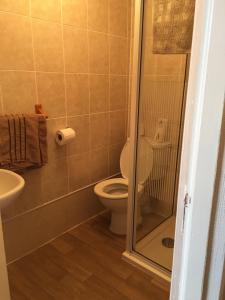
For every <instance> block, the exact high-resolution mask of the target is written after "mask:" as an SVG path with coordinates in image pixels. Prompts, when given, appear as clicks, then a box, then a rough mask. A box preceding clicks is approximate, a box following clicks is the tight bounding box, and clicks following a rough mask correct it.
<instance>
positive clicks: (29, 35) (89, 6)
mask: <svg viewBox="0 0 225 300" xmlns="http://www.w3.org/2000/svg"><path fill="white" fill-rule="evenodd" d="M129 25H130V0H45V1H43V0H4V1H0V112H1V113H17V112H33V111H34V105H35V103H41V104H42V105H43V107H44V110H45V111H46V113H47V114H48V115H49V119H48V141H49V163H48V164H47V165H46V166H45V167H43V168H42V169H39V170H32V171H27V172H26V173H25V174H24V177H25V180H26V188H25V191H24V192H23V194H22V196H21V197H20V198H19V199H18V200H17V201H15V202H14V203H13V204H12V205H10V206H9V207H8V208H6V209H4V210H3V212H2V215H3V225H4V231H5V240H6V252H7V254H8V253H10V254H9V255H7V256H8V260H9V259H14V258H15V257H16V256H18V255H21V254H22V253H23V251H25V250H26V251H28V250H30V248H32V247H33V245H26V247H25V248H24V250H23V249H22V250H21V251H20V252H19V253H16V251H14V252H13V253H12V252H11V249H10V247H12V245H13V247H14V248H16V244H15V243H12V240H13V234H14V231H13V228H16V227H17V223H18V224H20V222H22V221H23V230H24V231H23V234H21V239H20V243H21V244H23V242H24V243H25V241H24V240H23V238H24V239H25V237H26V234H27V235H29V234H30V231H29V230H30V229H29V222H31V219H30V213H32V214H34V213H33V211H32V210H36V209H37V212H35V216H36V220H34V219H33V220H32V222H34V223H35V222H36V223H37V226H39V227H38V229H39V231H44V230H48V229H47V228H44V227H45V226H47V223H46V220H43V218H41V216H42V215H44V216H45V217H44V218H49V219H51V220H52V222H53V226H54V224H55V226H56V227H57V228H58V229H57V232H55V231H54V230H53V231H54V234H59V233H60V231H61V230H65V229H66V227H68V226H71V225H73V224H72V223H71V222H70V223H69V224H68V226H66V224H64V226H62V227H61V228H60V226H58V224H57V222H58V218H66V217H67V216H66V215H65V214H63V213H62V214H61V216H58V215H57V218H56V217H55V216H54V213H53V215H52V212H53V211H54V210H53V209H52V210H51V209H49V208H50V207H52V206H54V201H55V200H56V199H58V198H60V197H62V199H63V197H67V195H68V194H69V193H71V192H75V191H77V190H79V189H80V188H84V187H86V186H88V185H90V184H93V183H95V182H96V181H98V180H101V179H103V178H106V177H108V176H112V175H114V174H116V173H118V172H119V156H120V151H121V148H122V146H123V144H124V141H125V137H126V123H127V98H128V68H129V63H128V62H129V38H128V37H129V35H130V26H129ZM67 125H68V126H70V127H72V128H74V129H75V130H76V132H77V137H76V140H75V141H74V142H73V143H72V144H71V145H69V146H68V147H61V148H60V147H58V146H57V145H56V144H55V142H54V134H55V131H56V130H57V129H59V128H64V127H66V126H67ZM87 191H88V189H87ZM77 194H78V193H74V194H73V196H72V197H73V199H74V201H76V198H77V197H78V196H77ZM82 195H83V201H84V202H85V201H86V202H87V205H86V206H85V205H83V206H82V207H79V205H77V207H76V209H77V210H79V209H80V214H81V215H82V214H83V216H84V217H85V218H86V217H88V216H90V215H92V214H93V213H96V212H97V211H99V210H100V209H102V207H101V206H99V205H98V200H97V199H96V198H95V197H94V196H93V197H92V200H93V201H94V203H95V205H89V202H88V201H87V199H86V197H89V195H90V193H89V192H87V193H86V194H85V192H83V193H82ZM60 199H61V198H60ZM62 199H61V200H58V201H55V203H56V202H60V201H62ZM69 199H70V200H71V196H70V197H69ZM47 203H49V206H46V204H47ZM50 203H51V204H50ZM64 203H67V204H65V205H70V203H71V202H70V201H66V200H65V201H64ZM50 205H51V206H50ZM57 205H59V204H57ZM45 207H46V211H47V210H48V215H46V214H45V213H44V212H43V211H44V210H45ZM73 207H74V204H73ZM67 213H69V210H67ZM26 216H27V217H26ZM38 219H40V220H41V221H40V220H38ZM81 219H82V218H81ZM21 220H22V221H21ZM79 221H80V218H79ZM12 222H13V225H12ZM76 223H77V220H76V219H74V224H76ZM25 225H26V226H25ZM33 226H34V225H32V228H33ZM33 230H34V231H37V228H36V229H34V228H33ZM53 231H52V232H53ZM16 234H17V235H19V233H18V232H17V233H16ZM32 238H34V239H35V237H32ZM47 238H51V235H49V234H47V235H46V236H43V238H41V236H40V237H39V239H38V240H39V242H40V243H41V242H44V241H45V240H46V239H47ZM18 243H19V240H18ZM27 243H28V242H27ZM28 244H29V243H28ZM31 244H32V243H31ZM35 246H37V245H35Z"/></svg>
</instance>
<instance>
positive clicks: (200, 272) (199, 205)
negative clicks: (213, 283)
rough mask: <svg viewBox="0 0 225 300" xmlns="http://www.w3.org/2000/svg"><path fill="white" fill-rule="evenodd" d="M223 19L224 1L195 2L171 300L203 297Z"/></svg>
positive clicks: (224, 72) (224, 66)
mask: <svg viewBox="0 0 225 300" xmlns="http://www.w3.org/2000/svg"><path fill="white" fill-rule="evenodd" d="M224 16H225V2H224V1H223V0H197V1H196V13H195V25H194V35H193V46H192V58H191V65H190V76H189V84H188V94H187V108H186V115H185V126H184V128H185V129H184V138H183V150H182V157H181V177H180V183H179V195H178V210H177V212H178V213H177V224H176V236H175V239H176V245H175V252H174V264H173V276H172V289H171V299H182V300H200V299H201V297H202V290H203V284H204V273H205V264H206V257H207V246H208V234H209V226H210V217H211V210H212V202H213V191H214V182H215V176H216V168H217V159H218V150H219V142H220V132H221V124H222V114H223V107H224V93H225V39H224V36H225V18H224ZM186 192H188V194H189V196H190V197H191V204H189V207H188V209H187V212H186V222H185V228H184V234H183V241H182V219H183V211H184V203H183V199H184V194H185V193H186ZM214 300H216V299H214Z"/></svg>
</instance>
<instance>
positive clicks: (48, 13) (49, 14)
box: [30, 0, 61, 22]
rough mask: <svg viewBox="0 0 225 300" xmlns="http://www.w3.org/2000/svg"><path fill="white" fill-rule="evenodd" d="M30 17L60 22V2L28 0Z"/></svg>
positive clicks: (57, 0)
mask: <svg viewBox="0 0 225 300" xmlns="http://www.w3.org/2000/svg"><path fill="white" fill-rule="evenodd" d="M30 1H31V2H30V6H31V16H32V17H35V18H39V19H44V20H49V21H53V22H60V20H61V6H60V5H61V1H60V0H45V1H43V0H30Z"/></svg>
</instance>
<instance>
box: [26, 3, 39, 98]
mask: <svg viewBox="0 0 225 300" xmlns="http://www.w3.org/2000/svg"><path fill="white" fill-rule="evenodd" d="M28 3H29V21H30V30H31V43H32V54H33V68H34V82H35V98H36V99H35V103H36V104H38V103H39V96H38V86H37V62H36V56H35V50H34V30H33V18H32V17H31V15H32V13H31V0H29V2H28Z"/></svg>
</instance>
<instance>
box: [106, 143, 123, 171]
mask: <svg viewBox="0 0 225 300" xmlns="http://www.w3.org/2000/svg"><path fill="white" fill-rule="evenodd" d="M123 146H124V144H116V145H112V146H110V148H109V176H111V175H114V174H116V173H119V172H120V155H121V152H122V150H123Z"/></svg>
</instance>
